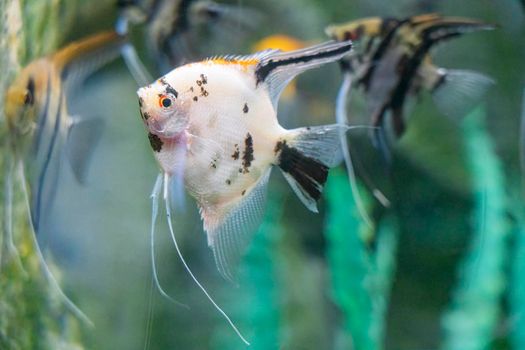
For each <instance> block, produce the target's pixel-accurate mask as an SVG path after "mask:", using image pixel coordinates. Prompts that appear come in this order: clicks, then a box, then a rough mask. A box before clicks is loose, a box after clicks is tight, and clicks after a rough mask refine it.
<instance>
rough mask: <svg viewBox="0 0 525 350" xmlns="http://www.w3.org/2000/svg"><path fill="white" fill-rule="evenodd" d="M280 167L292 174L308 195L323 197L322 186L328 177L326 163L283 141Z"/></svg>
mask: <svg viewBox="0 0 525 350" xmlns="http://www.w3.org/2000/svg"><path fill="white" fill-rule="evenodd" d="M276 148H277V147H276ZM279 167H280V168H281V169H282V171H284V172H285V173H288V174H290V175H291V176H292V177H293V178H294V180H295V181H296V182H297V184H298V185H299V186H301V188H302V190H303V191H304V192H305V193H306V194H308V196H310V197H311V198H313V199H314V200H318V199H319V198H320V197H321V190H322V186H323V184H324V183H325V182H326V179H327V177H328V167H327V166H326V165H325V164H323V163H321V162H319V161H318V160H316V159H314V158H310V157H308V156H306V155H304V154H302V153H301V152H300V151H299V150H297V149H295V148H293V147H290V146H288V145H287V144H286V143H285V142H283V143H281V146H280V155H279Z"/></svg>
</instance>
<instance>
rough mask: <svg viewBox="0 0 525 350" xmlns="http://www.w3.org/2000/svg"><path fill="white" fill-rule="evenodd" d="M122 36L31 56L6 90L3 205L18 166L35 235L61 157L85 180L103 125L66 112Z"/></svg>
mask: <svg viewBox="0 0 525 350" xmlns="http://www.w3.org/2000/svg"><path fill="white" fill-rule="evenodd" d="M124 42H125V38H124V37H122V36H120V35H118V34H116V33H115V32H104V33H101V34H97V35H93V36H91V37H88V38H86V39H83V40H80V41H76V42H73V43H71V44H69V45H68V46H66V47H64V48H63V49H61V50H59V51H57V52H56V53H54V54H51V55H49V56H46V57H43V58H40V59H37V60H35V61H33V62H31V63H30V64H29V65H27V66H26V67H25V68H24V69H23V70H22V71H21V72H20V73H19V74H18V76H17V77H16V79H15V80H14V81H13V83H12V84H11V85H10V86H9V88H8V90H7V93H6V96H5V115H6V121H7V126H8V130H9V134H8V145H7V146H8V147H9V149H10V151H11V152H9V155H10V156H11V159H10V162H8V163H9V165H8V169H7V171H8V174H7V176H6V178H7V179H10V180H9V181H8V182H9V186H8V187H9V189H8V190H7V194H6V202H7V203H6V207H7V208H11V205H12V203H11V200H12V191H13V189H12V187H13V183H12V181H13V172H14V171H15V170H16V171H17V172H18V176H19V181H20V183H21V185H22V188H23V189H24V192H25V195H26V199H27V201H28V207H29V215H30V219H31V223H32V226H33V230H34V232H33V234H34V235H36V234H37V233H38V232H39V229H40V227H41V225H42V223H43V222H44V221H45V219H46V217H47V216H48V214H49V210H50V209H51V206H52V203H53V200H54V197H55V193H56V189H57V185H58V177H59V172H60V168H61V164H62V162H64V161H67V163H69V165H70V166H71V169H72V171H73V174H74V175H75V178H76V179H77V180H78V181H79V182H80V183H83V182H84V181H85V176H86V171H87V164H88V162H89V160H90V155H91V151H92V150H93V148H94V146H95V145H96V143H97V140H98V138H99V135H100V133H101V131H102V121H101V120H99V119H96V118H90V119H87V118H86V119H81V118H76V117H75V118H74V117H72V116H71V115H70V114H69V112H68V102H69V101H70V97H71V95H72V93H75V92H78V91H77V89H78V87H79V86H80V84H81V83H82V82H83V81H84V80H85V78H86V77H88V76H89V75H90V74H91V73H93V72H94V71H95V70H97V69H98V68H100V67H101V66H102V65H103V64H105V63H107V62H109V61H110V60H112V59H115V58H116V57H118V55H119V52H120V47H121V45H123V43H124ZM27 185H29V189H27V188H26V186H27ZM6 212H7V213H8V214H7V216H8V217H7V218H5V222H6V231H7V232H6V235H7V236H9V237H11V236H12V232H11V221H12V218H11V214H10V213H11V210H10V209H9V210H7V211H6ZM34 239H35V245H36V250H37V252H38V254H39V255H40V258H41V262H42V265H43V267H44V270H45V272H46V274H47V277H48V278H49V279H50V280H51V282H52V283H54V284H55V286H56V287H57V288H58V290H59V292H60V294H61V295H62V297H63V299H64V300H65V302H66V304H67V306H68V307H69V308H70V309H71V310H72V311H73V312H74V313H75V314H77V315H78V316H79V317H81V318H82V319H84V320H87V318H86V316H85V315H84V314H83V313H82V312H81V311H80V310H79V309H78V308H77V307H76V306H75V305H74V304H73V303H72V302H71V301H70V300H69V299H68V298H67V296H65V295H64V294H63V292H62V291H61V290H60V287H59V286H58V283H57V282H56V280H55V279H54V277H53V275H52V274H51V272H50V271H49V269H48V267H47V265H46V263H45V261H44V259H43V256H42V253H41V251H40V248H39V246H38V243H37V241H36V236H35V237H34ZM88 322H89V321H88Z"/></svg>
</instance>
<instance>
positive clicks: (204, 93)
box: [201, 86, 209, 97]
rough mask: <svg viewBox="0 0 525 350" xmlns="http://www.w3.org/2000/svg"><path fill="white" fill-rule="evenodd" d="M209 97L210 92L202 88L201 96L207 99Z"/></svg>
mask: <svg viewBox="0 0 525 350" xmlns="http://www.w3.org/2000/svg"><path fill="white" fill-rule="evenodd" d="M208 95H209V93H208V91H206V90H205V89H204V87H203V86H201V96H204V97H207V96H208Z"/></svg>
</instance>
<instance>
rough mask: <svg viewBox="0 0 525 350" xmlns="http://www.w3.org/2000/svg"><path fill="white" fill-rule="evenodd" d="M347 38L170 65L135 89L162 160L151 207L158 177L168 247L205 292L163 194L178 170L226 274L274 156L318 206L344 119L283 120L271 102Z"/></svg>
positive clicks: (259, 206)
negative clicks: (318, 122) (290, 123)
mask: <svg viewBox="0 0 525 350" xmlns="http://www.w3.org/2000/svg"><path fill="white" fill-rule="evenodd" d="M351 48H352V44H351V42H340V43H336V42H328V43H324V44H320V45H317V46H313V47H308V48H305V49H301V50H297V51H291V52H281V51H279V50H267V51H263V52H259V53H256V54H253V55H251V56H240V57H238V56H226V57H217V58H213V59H208V60H205V61H201V62H197V63H191V64H187V65H184V66H181V67H179V68H176V69H174V70H173V71H171V72H170V73H168V74H166V75H165V76H163V77H161V78H160V79H158V80H157V81H155V82H154V83H152V84H151V85H148V86H145V87H143V88H141V89H139V90H138V92H137V94H138V98H139V105H140V112H141V116H142V119H143V121H144V124H145V125H146V127H147V130H148V137H149V140H150V143H151V147H152V148H153V151H154V155H155V158H156V159H157V161H158V163H159V165H160V168H161V174H160V175H159V178H158V180H157V183H156V185H155V189H154V191H153V196H152V197H153V206H154V213H155V214H156V205H157V204H156V198H157V197H158V195H159V192H160V190H161V188H162V186H164V187H163V189H164V190H163V197H164V203H165V207H166V215H167V217H168V226H169V229H170V233H171V236H172V240H173V242H174V244H175V248H176V250H177V252H178V254H179V258H180V259H181V261H182V262H183V264H184V266H185V267H186V269H187V270H188V272H189V274H190V275H191V277H192V278H193V279H194V281H195V282H196V283H197V284H198V285H199V287H200V288H201V289H202V290H203V291H204V292H205V293H206V291H205V290H204V288H203V287H202V286H201V285H200V284H199V282H198V281H197V279H196V278H195V277H194V276H193V274H192V273H191V271H190V270H189V268H188V266H187V265H186V262H185V261H184V259H183V257H182V255H181V253H180V250H179V248H178V245H177V242H176V239H175V235H174V232H173V227H172V223H171V219H170V215H171V214H170V202H169V200H168V198H169V197H170V196H169V195H170V192H171V190H172V187H171V183H172V180H173V179H175V180H177V178H180V179H181V181H182V182H183V183H184V186H185V188H186V190H187V191H188V193H189V194H190V195H191V196H193V197H194V198H195V200H196V201H197V204H198V207H199V210H200V214H201V217H202V220H203V222H204V230H205V231H206V234H207V237H208V245H209V246H210V248H211V249H212V251H213V255H214V258H215V261H216V264H217V267H218V269H219V271H220V273H221V274H222V275H223V276H224V277H225V278H227V279H232V278H233V272H232V269H233V266H234V265H235V264H236V263H237V261H238V260H239V259H240V257H241V256H242V254H243V252H244V250H245V247H246V246H247V245H248V244H249V242H250V240H251V237H252V235H253V233H254V231H255V230H256V229H257V228H258V226H259V224H260V222H261V218H262V215H263V213H264V204H265V198H266V190H267V184H268V179H269V177H270V172H271V169H272V168H273V166H277V167H279V168H280V169H281V171H282V173H283V175H284V176H285V178H286V179H287V180H288V182H289V184H290V186H291V187H292V189H293V190H294V191H295V193H296V194H297V196H298V197H299V199H300V200H301V201H302V202H303V203H304V205H305V206H306V207H307V208H308V209H310V210H311V211H314V212H317V205H316V202H317V200H318V199H319V198H320V196H321V191H322V189H323V185H324V183H325V181H326V179H327V176H328V169H329V167H331V166H334V165H336V164H337V163H338V161H339V160H340V149H341V146H340V144H339V133H340V132H343V131H346V130H347V129H348V127H347V126H344V125H337V124H335V125H327V126H315V127H304V128H299V129H293V130H286V129H284V128H283V127H281V126H280V125H279V123H278V121H277V104H278V101H279V97H280V95H281V93H282V91H283V89H284V88H285V87H286V86H287V85H288V83H289V82H290V81H291V80H292V79H293V78H294V77H295V76H296V75H298V74H300V73H302V72H304V71H306V70H308V69H311V68H314V67H318V66H320V65H322V64H325V63H328V62H333V61H336V60H338V59H340V58H342V57H344V56H345V55H347V54H348V53H349V52H350V51H351ZM154 221H155V215H154V218H153V222H154ZM153 230H154V229H153V227H152V235H153ZM206 295H207V296H208V298H210V297H209V295H208V294H207V293H206ZM210 300H211V301H212V303H214V302H213V300H212V299H211V298H210ZM214 305H215V307H216V308H217V309H218V310H219V311H220V312H221V313H222V314H223V315H224V317H226V319H227V320H228V321H229V322H230V324H231V325H232V327H233V328H234V329H235V331H236V332H237V333H238V331H237V329H236V328H235V326H234V325H233V323H231V321H230V320H229V318H228V317H227V316H226V314H224V312H223V311H222V310H221V309H220V308H219V307H218V306H217V305H216V304H215V303H214ZM238 335H239V336H240V337H241V338H242V336H241V335H240V333H238ZM243 340H244V338H243ZM244 341H245V340H244ZM245 342H246V341H245ZM246 343H247V342H246Z"/></svg>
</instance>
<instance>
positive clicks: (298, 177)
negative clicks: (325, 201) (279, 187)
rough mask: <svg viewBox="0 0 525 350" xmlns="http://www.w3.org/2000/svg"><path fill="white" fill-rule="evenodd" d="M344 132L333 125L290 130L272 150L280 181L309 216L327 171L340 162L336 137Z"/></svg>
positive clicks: (338, 142)
mask: <svg viewBox="0 0 525 350" xmlns="http://www.w3.org/2000/svg"><path fill="white" fill-rule="evenodd" d="M348 129H349V127H348V126H344V125H337V124H334V125H325V126H316V127H306V128H299V129H294V130H291V131H290V134H289V136H287V137H286V138H284V139H282V140H280V141H279V142H278V143H277V145H276V147H275V150H276V152H277V153H278V154H277V157H278V162H277V164H278V165H279V167H280V168H281V171H282V172H283V175H284V177H285V178H286V180H288V183H289V184H290V186H291V187H292V189H293V190H294V192H295V193H296V194H297V196H298V197H299V199H300V200H301V201H302V202H303V203H304V205H305V206H306V207H307V208H308V209H310V210H311V211H313V212H317V201H318V200H319V198H321V193H322V191H323V186H324V184H325V182H326V179H327V178H328V169H329V168H330V167H333V166H335V165H337V164H338V163H339V162H340V161H341V160H342V154H341V144H340V141H339V135H340V133H341V132H343V131H346V130H348Z"/></svg>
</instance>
